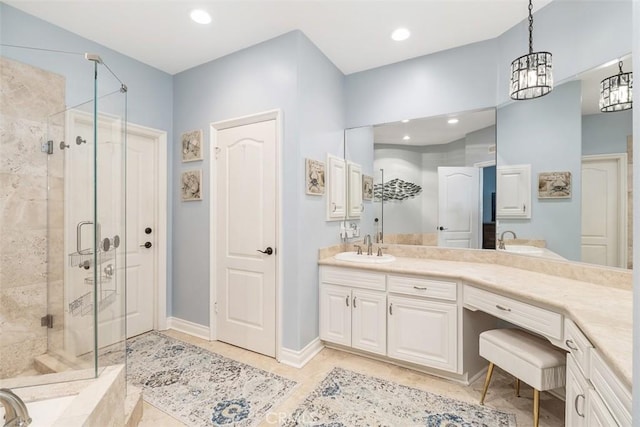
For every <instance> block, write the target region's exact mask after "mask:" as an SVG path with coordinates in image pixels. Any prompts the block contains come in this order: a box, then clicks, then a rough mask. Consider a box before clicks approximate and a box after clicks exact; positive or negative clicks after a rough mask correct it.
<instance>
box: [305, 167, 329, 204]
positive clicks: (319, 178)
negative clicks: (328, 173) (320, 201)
mask: <svg viewBox="0 0 640 427" xmlns="http://www.w3.org/2000/svg"><path fill="white" fill-rule="evenodd" d="M324 184H325V165H324V163H323V162H320V161H318V160H313V159H305V189H306V193H307V194H310V195H312V196H321V195H323V194H324Z"/></svg>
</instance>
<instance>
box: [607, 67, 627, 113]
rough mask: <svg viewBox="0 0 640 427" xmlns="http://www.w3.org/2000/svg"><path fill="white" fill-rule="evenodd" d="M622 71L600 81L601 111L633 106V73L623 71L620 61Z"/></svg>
mask: <svg viewBox="0 0 640 427" xmlns="http://www.w3.org/2000/svg"><path fill="white" fill-rule="evenodd" d="M618 67H619V68H620V72H619V73H618V74H616V75H615V76H611V77H607V78H606V79H604V80H603V81H601V82H600V111H602V112H603V113H612V112H614V111H623V110H628V109H630V108H632V107H633V93H632V91H633V73H623V72H622V61H620V62H618Z"/></svg>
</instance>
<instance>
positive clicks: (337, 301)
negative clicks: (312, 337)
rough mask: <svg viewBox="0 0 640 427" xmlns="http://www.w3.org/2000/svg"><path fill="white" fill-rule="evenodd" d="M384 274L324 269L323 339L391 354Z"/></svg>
mask: <svg viewBox="0 0 640 427" xmlns="http://www.w3.org/2000/svg"><path fill="white" fill-rule="evenodd" d="M386 306H387V294H386V292H385V276H384V274H375V273H374V274H373V275H372V273H368V272H364V273H363V276H362V277H361V276H360V274H359V272H358V271H357V270H350V269H335V268H330V267H323V268H321V269H320V339H322V340H323V341H326V342H331V343H334V344H340V345H344V346H347V347H352V348H355V349H359V350H364V351H368V352H371V353H375V354H380V355H386V352H387V317H386Z"/></svg>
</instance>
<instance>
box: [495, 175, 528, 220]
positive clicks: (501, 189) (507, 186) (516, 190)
mask: <svg viewBox="0 0 640 427" xmlns="http://www.w3.org/2000/svg"><path fill="white" fill-rule="evenodd" d="M496 197H497V199H496V218H498V219H501V218H502V219H505V218H531V165H515V166H498V167H497V168H496Z"/></svg>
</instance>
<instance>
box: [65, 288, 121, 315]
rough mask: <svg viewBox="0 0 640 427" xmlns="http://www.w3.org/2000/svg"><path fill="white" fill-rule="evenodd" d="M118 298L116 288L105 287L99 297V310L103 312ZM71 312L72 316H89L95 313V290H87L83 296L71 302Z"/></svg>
mask: <svg viewBox="0 0 640 427" xmlns="http://www.w3.org/2000/svg"><path fill="white" fill-rule="evenodd" d="M115 300H116V291H115V290H114V289H105V290H102V291H100V297H99V298H98V312H101V311H102V310H104V309H105V308H107V307H108V306H110V305H111V304H113V302H114V301H115ZM69 313H71V315H72V316H87V315H89V314H93V291H91V292H87V293H86V294H84V295H82V296H81V297H78V298H76V299H75V300H73V301H71V302H70V303H69Z"/></svg>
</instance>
